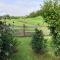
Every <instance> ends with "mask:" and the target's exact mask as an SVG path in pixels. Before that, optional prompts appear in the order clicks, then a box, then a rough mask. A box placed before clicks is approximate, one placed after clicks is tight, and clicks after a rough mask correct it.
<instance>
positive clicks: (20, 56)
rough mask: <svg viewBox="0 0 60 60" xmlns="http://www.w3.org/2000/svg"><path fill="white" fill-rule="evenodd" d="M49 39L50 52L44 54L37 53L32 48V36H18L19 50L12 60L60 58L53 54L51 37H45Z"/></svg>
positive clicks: (58, 59) (49, 59) (56, 59)
mask: <svg viewBox="0 0 60 60" xmlns="http://www.w3.org/2000/svg"><path fill="white" fill-rule="evenodd" d="M45 38H46V39H47V38H48V40H47V43H48V44H47V48H48V49H49V52H47V54H44V55H37V54H35V53H34V52H33V50H32V48H31V39H32V38H31V37H18V38H17V41H18V44H19V45H18V52H17V53H16V54H15V55H14V56H13V58H12V60H60V58H59V57H55V56H53V55H52V53H50V52H51V48H50V42H51V38H50V37H45Z"/></svg>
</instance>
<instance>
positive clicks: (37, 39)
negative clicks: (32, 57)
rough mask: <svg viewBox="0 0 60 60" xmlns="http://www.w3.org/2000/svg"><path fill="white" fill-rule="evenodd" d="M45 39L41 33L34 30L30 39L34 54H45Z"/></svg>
mask: <svg viewBox="0 0 60 60" xmlns="http://www.w3.org/2000/svg"><path fill="white" fill-rule="evenodd" d="M45 48H46V45H45V39H44V35H43V33H42V31H41V30H40V31H39V30H38V29H35V34H34V35H33V37H32V49H33V50H34V52H35V53H40V54H43V53H44V52H45Z"/></svg>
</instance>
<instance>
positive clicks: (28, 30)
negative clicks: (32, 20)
mask: <svg viewBox="0 0 60 60" xmlns="http://www.w3.org/2000/svg"><path fill="white" fill-rule="evenodd" d="M11 28H12V29H13V30H14V36H32V34H34V32H35V28H38V29H40V30H42V31H43V34H44V35H45V36H46V35H49V33H50V30H49V29H48V28H47V26H26V25H23V26H11Z"/></svg>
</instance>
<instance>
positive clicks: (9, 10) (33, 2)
mask: <svg viewBox="0 0 60 60" xmlns="http://www.w3.org/2000/svg"><path fill="white" fill-rule="evenodd" d="M42 3H43V0H0V15H5V14H9V15H14V16H25V15H28V14H29V13H31V12H32V11H36V10H39V9H40V4H42Z"/></svg>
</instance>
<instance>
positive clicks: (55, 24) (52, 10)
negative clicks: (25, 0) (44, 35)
mask: <svg viewBox="0 0 60 60" xmlns="http://www.w3.org/2000/svg"><path fill="white" fill-rule="evenodd" d="M59 2H60V1H59V0H48V1H45V2H44V5H43V6H42V9H41V15H42V16H43V18H44V19H45V20H46V22H47V23H48V25H49V29H50V31H51V35H52V37H53V43H54V46H55V49H56V51H55V53H56V54H58V50H59V49H60V48H59V46H60V44H58V43H57V42H59V43H60V34H59V33H60V4H59ZM58 36H59V37H58ZM59 53H60V51H59Z"/></svg>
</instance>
